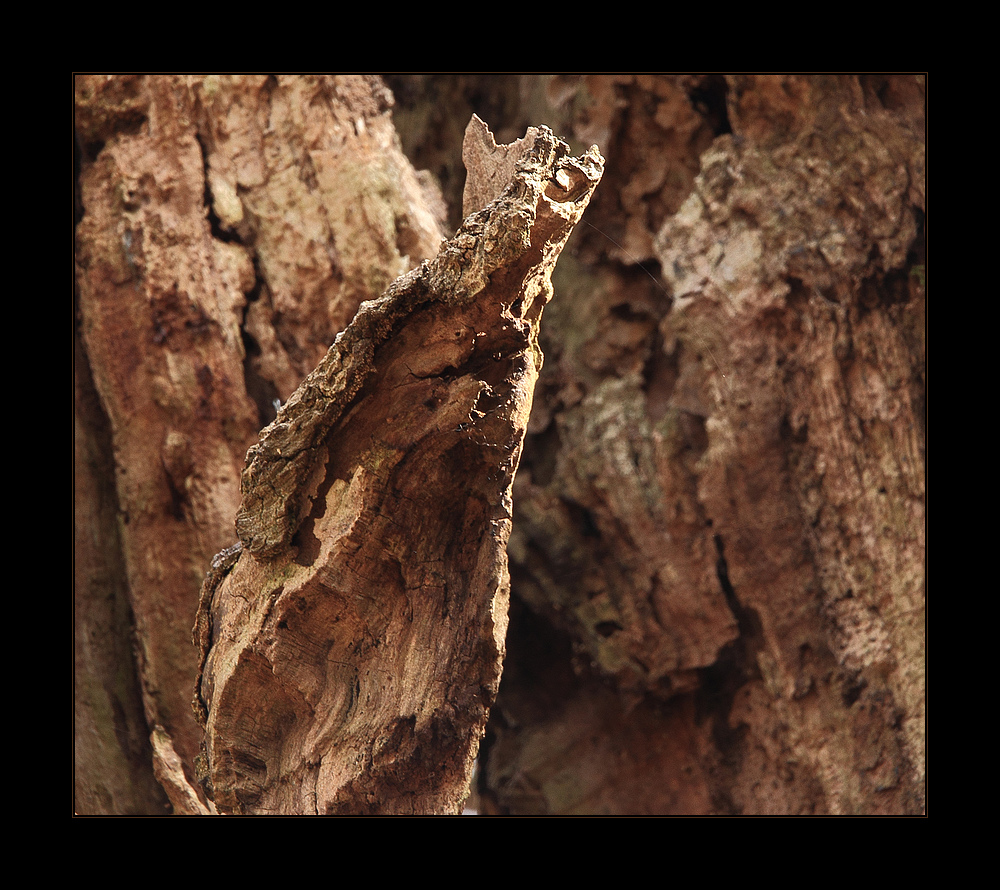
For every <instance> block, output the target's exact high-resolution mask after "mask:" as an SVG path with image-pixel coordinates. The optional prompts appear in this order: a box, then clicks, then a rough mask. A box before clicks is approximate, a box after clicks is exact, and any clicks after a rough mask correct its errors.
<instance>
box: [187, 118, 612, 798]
mask: <svg viewBox="0 0 1000 890" xmlns="http://www.w3.org/2000/svg"><path fill="white" fill-rule="evenodd" d="M466 145H467V154H468V157H469V158H470V177H469V187H468V188H467V190H466V192H467V208H466V209H468V210H470V211H471V210H473V209H474V208H475V207H476V206H480V205H482V204H485V203H486V202H490V203H489V204H488V206H487V207H486V209H485V210H482V211H480V212H476V213H472V215H470V216H469V217H468V218H467V219H466V221H465V223H464V224H463V226H462V227H461V229H459V231H458V233H457V234H456V235H455V237H454V238H453V239H451V240H450V241H449V242H447V243H446V244H445V245H444V246H443V247H442V249H441V251H440V252H439V254H438V256H437V257H436V258H435V259H434V260H432V261H430V262H428V263H424V264H423V265H422V266H421V267H420V268H419V269H417V270H415V271H414V272H413V273H411V274H409V275H407V276H404V277H403V278H400V279H399V280H398V281H397V282H396V283H395V284H394V285H393V286H392V287H391V288H389V290H388V291H387V292H386V294H385V295H384V296H383V297H382V298H381V299H379V300H378V301H376V302H373V303H366V304H364V305H363V306H362V307H361V309H360V310H359V312H358V313H357V315H356V316H355V317H354V320H353V321H352V322H351V324H350V325H349V326H348V327H347V329H346V330H345V331H344V332H343V334H341V335H340V336H338V338H337V340H336V342H335V343H334V345H333V346H332V347H331V349H330V351H329V352H328V353H327V355H326V356H325V357H324V359H323V360H322V361H321V362H320V364H319V366H318V367H317V368H316V370H315V371H314V372H313V373H312V374H310V375H309V376H308V377H307V378H306V380H305V381H304V382H303V383H302V385H301V386H300V387H299V388H298V389H297V390H296V391H295V393H294V394H293V395H292V397H291V398H290V399H289V401H288V403H287V404H286V405H285V406H284V407H283V408H282V409H281V411H280V412H279V413H278V417H277V419H276V420H275V422H274V423H272V424H271V425H270V426H269V427H268V428H267V429H266V430H265V431H264V432H263V434H262V436H261V441H260V442H259V443H258V444H257V445H255V446H254V447H253V448H252V449H251V450H250V453H249V454H248V462H247V468H246V470H245V471H244V474H243V503H242V505H241V507H240V512H239V515H238V517H237V529H238V530H239V533H240V539H241V546H240V547H238V548H235V549H234V550H233V551H231V552H227V553H226V554H220V559H219V562H218V564H217V566H216V572H215V573H213V575H212V576H211V577H210V578H209V580H208V581H207V582H206V585H205V588H204V591H203V597H202V607H201V610H200V613H199V623H198V630H197V635H198V641H199V643H200V645H201V647H202V652H203V657H204V673H203V676H202V678H201V681H200V685H199V701H198V706H199V709H200V711H201V716H202V719H203V720H204V722H205V762H204V771H205V781H206V786H207V787H208V788H209V789H210V792H211V796H212V798H213V800H214V801H215V804H216V805H217V806H218V807H219V809H220V810H221V811H222V812H229V813H297V814H302V813H306V814H311V813H320V814H338V813H351V814H359V813H368V814H379V813H381V814H386V813H397V814H398V813H421V814H428V813H449V812H459V811H460V810H461V807H462V805H463V803H464V801H465V798H466V796H467V794H468V789H469V782H470V779H471V774H472V767H473V763H474V761H475V756H476V753H477V751H478V746H479V739H480V737H481V735H482V732H483V729H484V727H485V725H486V719H487V716H488V714H489V709H490V707H491V706H492V704H493V700H494V698H495V695H496V690H497V686H498V684H499V680H500V673H501V669H502V665H503V653H504V638H505V635H506V629H507V602H508V597H509V578H508V575H507V558H506V546H507V539H508V537H509V534H510V516H511V501H510V489H511V483H512V480H513V478H514V474H515V471H516V469H517V465H518V461H519V459H520V453H521V444H522V440H523V437H524V431H525V428H526V426H527V420H528V415H529V412H530V409H531V399H532V393H533V391H534V386H535V380H536V377H537V373H538V369H539V368H540V366H541V354H540V352H539V350H538V326H539V321H540V318H541V313H542V309H543V307H544V305H545V303H546V302H547V301H548V299H549V297H550V295H551V284H550V276H551V272H552V268H553V266H554V265H555V262H556V259H557V258H558V256H559V253H560V251H561V250H562V247H563V245H564V244H565V242H566V239H567V238H568V237H569V234H570V232H571V231H572V228H573V226H574V225H575V223H576V222H577V221H578V220H579V218H580V216H581V215H582V214H583V211H584V209H585V208H586V206H587V203H588V201H589V199H590V195H591V193H592V191H593V189H594V188H595V186H596V185H597V183H598V181H599V180H600V175H601V164H602V159H601V157H600V155H599V154H598V153H597V152H596V150H592V151H591V152H590V153H588V154H586V155H584V156H583V157H581V158H578V159H574V158H569V157H567V154H568V146H566V145H565V144H564V143H561V142H559V141H557V140H556V139H554V138H553V136H552V134H551V131H549V130H548V129H547V128H542V129H541V130H537V131H536V130H531V131H529V133H528V136H526V137H525V139H524V140H522V141H520V142H519V143H517V144H514V145H511V146H499V147H498V146H496V145H495V144H493V137H492V135H491V134H490V133H489V131H488V130H487V129H486V128H485V126H484V125H483V124H482V122H481V121H479V120H478V119H474V120H473V122H472V124H470V127H469V131H468V134H467V137H466ZM504 186H506V188H504ZM501 188H504V190H503V191H502V193H501V194H499V195H498V193H499V192H500V189H501ZM494 198H495V200H494Z"/></svg>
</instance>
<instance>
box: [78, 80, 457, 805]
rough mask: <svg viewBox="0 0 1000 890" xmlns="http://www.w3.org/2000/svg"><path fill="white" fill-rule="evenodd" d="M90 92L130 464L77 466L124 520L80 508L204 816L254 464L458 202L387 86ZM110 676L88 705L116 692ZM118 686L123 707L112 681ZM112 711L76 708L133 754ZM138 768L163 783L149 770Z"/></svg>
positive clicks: (168, 771)
mask: <svg viewBox="0 0 1000 890" xmlns="http://www.w3.org/2000/svg"><path fill="white" fill-rule="evenodd" d="M76 86H77V91H76V96H77V112H76V128H77V147H78V158H79V163H80V170H79V178H78V196H79V221H78V224H77V251H76V261H77V269H78V273H77V304H78V313H79V317H80V329H81V339H82V344H83V348H84V349H85V351H86V360H87V363H88V365H89V370H90V372H91V374H92V375H93V379H94V384H95V388H96V391H97V394H98V396H99V400H100V405H101V408H102V410H103V413H104V415H105V416H106V418H107V426H108V432H107V437H108V439H109V440H110V444H111V449H112V451H113V461H108V462H106V463H96V462H91V463H87V462H81V461H79V460H78V461H77V463H76V465H75V466H76V474H77V479H78V484H77V492H78V498H79V497H80V492H81V491H82V492H84V493H86V492H87V491H95V492H105V491H108V490H109V489H113V490H114V491H115V493H116V497H117V505H116V507H117V516H115V511H114V510H108V509H107V508H104V509H99V507H100V505H97V506H95V507H88V506H87V505H86V504H82V503H81V501H80V500H79V499H78V505H77V509H78V516H81V517H86V518H84V519H82V520H79V521H78V522H79V523H80V524H79V525H78V537H77V561H78V565H79V564H80V562H81V560H82V561H85V562H86V561H91V560H92V559H93V557H92V556H91V551H92V550H93V549H100V548H105V549H107V548H108V547H113V542H114V541H116V540H118V539H119V536H120V540H121V546H122V560H121V564H122V565H123V567H124V577H123V578H120V579H114V583H113V584H111V586H110V587H111V589H112V590H113V589H114V587H115V586H117V587H118V589H124V590H127V594H128V601H129V605H130V606H131V611H132V614H133V615H134V623H135V639H136V643H137V656H138V674H139V678H140V682H141V688H142V694H143V703H144V709H145V715H146V721H147V722H148V725H149V730H147V731H149V732H151V731H152V730H153V729H154V728H156V727H159V728H160V730H162V731H160V732H157V734H155V735H153V736H152V740H153V742H155V744H154V752H156V753H155V754H154V756H155V757H156V760H157V771H158V773H159V774H160V775H161V776H172V777H173V778H171V779H169V780H168V781H167V782H166V784H167V785H168V786H169V788H170V793H171V795H172V800H173V804H174V807H175V809H176V810H177V811H180V812H187V811H190V810H191V809H192V808H193V809H195V810H199V809H202V808H204V805H205V804H204V801H202V802H201V803H200V804H199V803H197V802H192V801H191V800H190V797H189V793H188V789H189V788H190V784H191V783H192V782H193V780H194V775H195V771H194V758H195V756H196V755H197V753H198V750H199V745H200V742H201V738H202V731H201V727H200V726H199V725H198V724H197V722H196V721H195V719H194V716H193V714H192V712H191V691H192V688H193V683H194V680H195V677H196V675H197V671H198V653H197V651H196V649H195V648H194V647H193V646H192V645H191V625H192V622H193V617H194V613H195V611H196V608H197V603H198V591H199V589H200V587H201V582H202V579H203V577H204V574H205V570H206V568H207V566H208V565H209V563H210V561H211V559H212V557H213V555H214V554H215V553H216V552H218V551H219V550H221V549H222V548H224V547H226V546H228V545H230V544H232V543H233V542H234V541H235V540H236V534H235V531H234V529H233V519H234V517H235V515H236V510H237V508H238V506H239V503H240V494H239V478H240V472H241V470H242V467H243V462H244V455H245V454H246V450H247V448H248V447H249V446H250V445H251V444H252V443H253V442H254V440H255V439H256V436H257V431H258V429H259V428H260V426H261V425H263V424H264V423H266V422H267V421H268V420H270V419H272V418H273V416H274V410H275V409H274V407H273V404H272V403H273V402H274V400H276V399H284V398H287V397H288V396H289V395H290V394H291V392H292V391H293V390H294V389H295V387H296V386H297V385H298V384H299V382H300V381H301V380H302V378H303V377H304V376H305V375H306V373H308V372H309V371H311V370H312V369H313V368H314V367H315V366H316V363H317V362H318V361H319V359H320V358H321V357H322V356H323V355H324V354H325V353H326V350H327V348H328V347H329V345H330V343H331V342H332V341H333V338H334V337H335V336H336V334H337V332H338V331H340V330H342V329H343V327H344V326H345V325H346V323H347V321H348V320H350V318H351V317H352V316H353V314H354V312H355V310H356V309H357V307H358V305H359V304H360V303H361V302H362V300H365V299H374V298H375V297H377V296H379V294H381V292H382V291H383V290H384V289H385V287H386V286H387V285H388V284H389V283H390V282H391V281H393V280H394V279H395V278H396V277H397V276H398V275H400V274H401V273H402V272H405V271H406V270H407V269H410V268H413V267H414V266H415V265H417V264H418V263H419V262H420V260H422V259H424V258H425V257H427V256H431V255H433V253H434V251H435V250H436V249H437V245H438V243H439V241H440V239H441V237H442V234H441V230H440V228H439V225H438V222H437V219H438V217H439V216H440V213H439V211H440V198H436V199H435V198H433V196H432V194H431V190H430V189H429V188H428V187H427V183H426V182H421V180H420V179H419V177H417V176H416V174H415V173H414V171H413V169H412V168H411V167H410V165H409V163H408V162H407V161H406V159H405V158H404V157H403V155H402V153H401V152H400V150H399V147H398V144H397V142H396V139H395V133H394V130H393V126H392V120H391V117H390V116H389V113H388V103H389V102H390V101H391V96H389V94H388V93H387V91H386V90H385V88H384V87H383V86H382V85H381V84H380V83H379V82H378V80H377V79H375V78H361V77H344V78H325V77H292V78H274V77H234V78H229V77H204V78H202V77H197V78H196V77H173V76H170V77H168V76H148V77H128V76H123V77H103V76H86V77H79V78H78V79H77V84H76ZM436 214H437V215H436ZM89 416H90V417H91V418H93V416H94V415H93V414H91V415H89ZM94 425H95V426H99V425H100V420H99V419H98V420H96V421H94ZM110 466H113V468H114V478H113V479H107V478H106V477H105V478H102V475H101V474H103V473H104V472H106V468H107V467H110ZM81 477H82V479H83V481H87V480H90V481H87V484H83V481H81ZM92 523H93V524H94V525H91V524H92ZM97 524H99V525H97ZM87 526H90V527H89V528H87ZM81 527H84V528H87V532H88V533H87V534H81V533H80V532H81ZM86 583H87V582H86V579H84V580H83V581H81V580H78V581H77V597H78V599H77V622H78V627H79V626H81V625H82V624H86V623H88V622H91V623H93V622H92V621H91V619H93V620H94V621H96V618H95V616H94V615H93V614H92V610H91V608H90V606H88V605H87V604H88V603H91V602H97V601H99V600H100V591H99V590H98V592H97V593H96V594H95V595H94V596H93V597H88V598H82V595H81V589H82V587H83V586H84V584H86ZM98 583H99V586H100V587H101V589H105V588H104V586H103V585H104V582H103V581H101V579H98ZM122 667H124V665H122ZM92 670H96V668H93V667H88V668H86V669H81V672H82V674H84V675H86V676H85V679H86V680H87V681H88V682H87V683H84V682H81V681H80V680H79V679H78V683H77V690H78V693H81V692H82V690H84V689H85V688H86V687H87V686H88V685H89V682H90V681H92V680H94V681H95V682H98V681H96V680H95V678H94V677H93V676H91V675H90V674H89V672H90V671H92ZM99 685H101V686H102V687H103V688H104V689H105V690H110V689H112V688H113V687H114V686H115V675H114V674H111V675H110V676H105V677H104V678H103V679H102V680H100V681H99ZM109 695H111V699H112V700H111V701H110V703H104V704H95V702H94V701H93V700H92V699H90V700H81V698H80V697H79V696H78V707H79V708H80V709H81V710H82V711H83V712H84V719H86V720H89V721H92V722H93V723H94V725H95V726H96V727H97V729H96V730H95V732H96V733H97V735H98V736H99V737H102V738H106V739H107V738H118V739H121V738H124V736H123V735H122V733H121V732H118V733H115V732H114V726H113V723H114V718H113V716H112V715H114V714H115V713H117V711H118V710H120V708H121V706H122V701H121V699H120V698H119V697H118V694H117V693H109ZM81 722H82V720H81V718H79V717H78V727H79V726H80V725H81ZM165 740H169V744H166V743H165ZM171 748H172V749H173V750H171ZM83 750H84V748H83V747H82V746H81V745H79V744H78V746H77V754H78V757H79V756H82V751H83ZM159 752H162V753H163V757H161V756H160V753H159ZM175 754H176V757H175ZM122 756H123V757H125V758H126V759H128V760H129V761H130V762H133V763H134V762H136V761H137V760H143V759H144V760H146V762H147V763H148V760H149V750H148V749H147V750H146V751H141V750H140V751H136V750H130V751H127V752H126V751H123V752H122ZM164 758H166V759H164ZM177 767H180V770H181V772H180V773H179V774H177ZM137 768H138V767H137ZM109 769H110V767H109V760H108V759H104V758H102V757H101V753H100V749H96V750H95V751H94V754H93V756H92V757H90V758H88V759H87V760H86V762H81V761H79V760H78V765H77V770H78V780H79V781H78V788H80V789H82V790H80V791H79V792H78V806H79V807H80V808H81V809H82V810H83V811H87V812H103V811H105V809H104V807H103V805H102V804H100V803H95V802H94V801H95V800H97V797H98V796H97V795H95V794H91V793H90V792H89V791H88V790H87V789H95V788H100V787H103V786H107V787H110V785H109V783H110V781H111V779H110V778H109V777H108V775H107V773H108V772H109ZM84 800H86V801H87V804H86V806H84V804H83V803H82V802H81V801H84ZM145 806H146V809H147V811H155V808H156V802H147V804H146V805H145ZM111 811H115V810H114V808H112V810H111Z"/></svg>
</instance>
